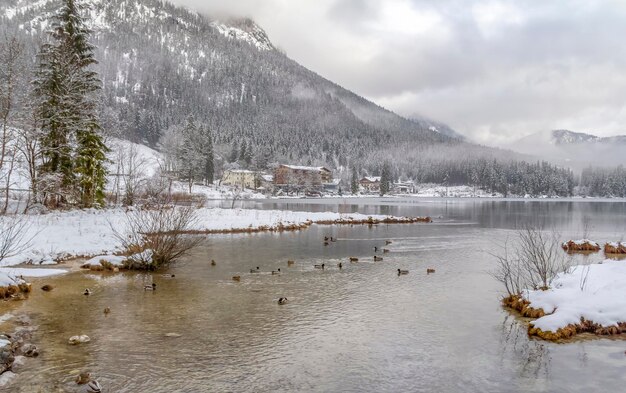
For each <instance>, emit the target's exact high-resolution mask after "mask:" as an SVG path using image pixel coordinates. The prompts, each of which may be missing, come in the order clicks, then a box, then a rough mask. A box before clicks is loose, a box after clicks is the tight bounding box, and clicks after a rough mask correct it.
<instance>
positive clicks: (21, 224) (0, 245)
mask: <svg viewBox="0 0 626 393" xmlns="http://www.w3.org/2000/svg"><path fill="white" fill-rule="evenodd" d="M28 224H29V223H28V221H27V220H26V216H0V262H2V260H4V259H5V258H10V257H13V256H15V255H18V254H19V253H21V252H23V251H26V250H27V249H28V248H29V247H30V244H31V241H32V238H33V237H32V236H29V235H28V232H27V226H28Z"/></svg>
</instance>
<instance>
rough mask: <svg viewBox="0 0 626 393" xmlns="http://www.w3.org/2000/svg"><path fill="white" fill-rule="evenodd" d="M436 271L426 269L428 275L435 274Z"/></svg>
mask: <svg viewBox="0 0 626 393" xmlns="http://www.w3.org/2000/svg"><path fill="white" fill-rule="evenodd" d="M434 272H435V269H426V274H430V273H434Z"/></svg>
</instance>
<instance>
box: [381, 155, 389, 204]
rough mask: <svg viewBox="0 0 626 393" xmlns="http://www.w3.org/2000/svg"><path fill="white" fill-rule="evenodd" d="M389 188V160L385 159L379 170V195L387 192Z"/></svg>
mask: <svg viewBox="0 0 626 393" xmlns="http://www.w3.org/2000/svg"><path fill="white" fill-rule="evenodd" d="M390 189H391V167H390V165H389V162H387V161H385V163H384V164H383V168H382V170H381V172H380V196H383V195H385V194H388V193H389V190H390Z"/></svg>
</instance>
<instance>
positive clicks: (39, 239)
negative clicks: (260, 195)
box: [0, 208, 386, 275]
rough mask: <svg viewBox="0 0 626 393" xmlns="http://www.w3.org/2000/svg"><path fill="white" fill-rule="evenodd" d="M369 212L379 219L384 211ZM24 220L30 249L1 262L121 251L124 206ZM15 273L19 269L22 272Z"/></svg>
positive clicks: (248, 217) (209, 222)
mask: <svg viewBox="0 0 626 393" xmlns="http://www.w3.org/2000/svg"><path fill="white" fill-rule="evenodd" d="M197 217H198V220H197V223H196V225H195V226H194V227H193V228H190V229H194V230H198V231H230V230H247V229H250V228H257V227H261V226H264V227H270V228H278V227H280V226H289V225H301V224H304V223H307V222H309V221H335V220H348V219H353V220H366V219H367V218H368V217H369V216H366V215H363V214H357V213H355V214H340V213H333V212H316V213H309V212H294V211H282V210H248V209H217V208H200V209H198V210H197ZM372 217H373V218H374V219H383V218H385V217H386V216H372ZM28 220H30V223H29V225H28V227H27V233H26V236H25V238H27V239H32V240H31V241H30V247H29V248H28V251H25V252H22V253H20V254H19V255H15V256H13V257H10V258H6V259H5V260H3V261H0V265H2V266H12V265H16V264H20V263H23V262H29V263H32V264H40V263H42V262H45V261H53V260H60V259H63V258H68V257H73V256H84V257H91V256H96V255H98V256H99V257H96V258H102V257H101V256H102V255H104V256H107V255H110V254H112V253H114V252H116V251H121V250H119V248H118V245H119V241H118V240H117V238H116V237H115V232H114V230H113V228H117V229H122V228H124V226H125V209H122V208H117V209H108V210H95V209H92V210H73V211H65V212H52V213H49V214H43V215H37V216H28ZM96 258H94V259H96ZM107 258H110V256H107ZM92 261H93V260H92ZM97 262H99V259H97ZM44 270H46V271H50V270H47V269H44ZM29 272H30V270H29ZM17 274H18V275H19V274H22V272H21V271H20V272H19V273H17Z"/></svg>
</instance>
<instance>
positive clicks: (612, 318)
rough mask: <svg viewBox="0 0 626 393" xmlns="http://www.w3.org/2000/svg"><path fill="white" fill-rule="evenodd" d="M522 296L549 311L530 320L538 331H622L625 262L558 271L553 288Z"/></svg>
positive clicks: (624, 321) (625, 298)
mask: <svg viewBox="0 0 626 393" xmlns="http://www.w3.org/2000/svg"><path fill="white" fill-rule="evenodd" d="M523 298H524V299H525V300H527V301H528V302H530V304H529V306H530V307H532V308H534V309H543V311H544V312H545V313H546V315H545V316H543V317H541V318H538V319H536V320H535V321H533V322H531V326H532V327H533V328H535V329H539V330H538V331H537V332H538V333H542V332H551V333H557V332H558V331H559V330H560V329H565V328H572V327H575V329H576V331H578V330H579V329H580V330H583V331H590V329H591V328H593V329H592V330H594V331H601V332H605V331H611V330H612V331H615V332H619V331H620V329H621V327H620V325H621V326H623V325H624V324H626V262H624V261H614V260H606V261H604V262H602V263H598V264H591V265H581V266H575V267H573V268H571V270H570V271H568V272H566V273H561V274H559V275H558V276H557V277H556V278H555V280H554V281H553V284H552V288H551V289H549V290H547V291H541V290H537V291H526V292H525V293H523ZM583 321H586V323H583ZM583 324H584V325H585V326H582V325H583Z"/></svg>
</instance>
